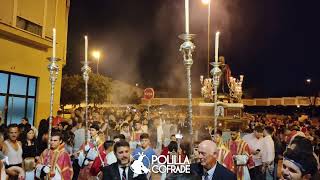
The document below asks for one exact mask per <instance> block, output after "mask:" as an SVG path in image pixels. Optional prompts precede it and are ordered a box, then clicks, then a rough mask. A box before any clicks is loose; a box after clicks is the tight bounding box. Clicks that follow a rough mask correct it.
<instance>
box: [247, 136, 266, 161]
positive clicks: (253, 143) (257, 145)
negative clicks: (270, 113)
mask: <svg viewBox="0 0 320 180" xmlns="http://www.w3.org/2000/svg"><path fill="white" fill-rule="evenodd" d="M242 139H243V140H244V141H245V142H246V143H247V144H248V145H249V148H250V151H251V152H255V151H256V150H257V149H260V153H258V154H256V155H252V159H253V162H254V165H255V166H260V165H262V160H261V151H262V139H263V138H260V139H258V138H257V137H256V136H255V135H254V133H250V134H246V135H245V136H243V138H242Z"/></svg>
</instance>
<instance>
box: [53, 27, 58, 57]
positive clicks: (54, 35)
mask: <svg viewBox="0 0 320 180" xmlns="http://www.w3.org/2000/svg"><path fill="white" fill-rule="evenodd" d="M52 31H53V37H52V57H53V58H55V57H56V41H57V40H56V28H53V30H52Z"/></svg>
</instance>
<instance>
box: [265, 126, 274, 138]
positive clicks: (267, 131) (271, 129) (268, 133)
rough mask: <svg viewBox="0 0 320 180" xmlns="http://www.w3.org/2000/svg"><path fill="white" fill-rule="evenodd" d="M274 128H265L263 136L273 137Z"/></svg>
mask: <svg viewBox="0 0 320 180" xmlns="http://www.w3.org/2000/svg"><path fill="white" fill-rule="evenodd" d="M273 130H274V129H273V127H271V126H267V127H265V128H264V130H263V135H264V136H269V135H270V136H271V135H272V133H273Z"/></svg>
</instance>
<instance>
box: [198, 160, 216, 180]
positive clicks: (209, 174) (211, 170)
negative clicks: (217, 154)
mask: <svg viewBox="0 0 320 180" xmlns="http://www.w3.org/2000/svg"><path fill="white" fill-rule="evenodd" d="M217 163H218V162H216V164H215V165H214V166H213V167H212V168H211V169H210V170H209V171H207V173H208V179H212V177H213V174H214V171H215V170H216V167H217ZM205 178H206V177H205V175H203V176H202V180H206V179H205Z"/></svg>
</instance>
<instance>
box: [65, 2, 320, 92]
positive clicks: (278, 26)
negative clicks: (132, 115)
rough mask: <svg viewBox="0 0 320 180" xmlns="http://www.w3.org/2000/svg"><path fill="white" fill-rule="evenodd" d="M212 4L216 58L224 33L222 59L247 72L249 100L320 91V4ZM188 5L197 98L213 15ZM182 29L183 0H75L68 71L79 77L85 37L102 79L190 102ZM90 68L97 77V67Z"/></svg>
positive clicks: (237, 70)
mask: <svg viewBox="0 0 320 180" xmlns="http://www.w3.org/2000/svg"><path fill="white" fill-rule="evenodd" d="M212 2H213V3H212V7H211V47H210V48H211V60H213V59H214V53H213V50H214V43H213V42H214V34H215V32H216V31H217V30H219V31H220V32H221V36H220V51H219V54H220V55H223V56H225V60H226V63H227V64H229V65H230V67H231V71H232V75H233V76H235V77H237V78H239V75H240V74H244V76H245V78H244V81H245V83H244V89H245V91H246V93H245V94H246V95H247V96H251V97H281V96H299V95H309V94H310V93H312V92H314V91H317V90H319V89H320V70H319V67H320V62H319V51H320V46H319V43H320V28H319V22H320V21H319V17H320V16H319V10H318V9H319V5H318V3H317V0H310V1H301V0H259V1H257V0H213V1H212ZM190 6H191V7H190V8H191V10H190V11H191V12H190V32H191V33H194V34H196V35H197V36H196V39H195V40H194V43H195V45H196V49H195V52H194V56H193V60H194V64H193V66H192V80H193V81H192V86H193V92H194V97H199V96H200V93H199V92H200V82H199V76H200V75H206V73H207V70H206V69H207V16H208V14H207V6H205V5H203V4H202V3H201V0H190ZM183 31H184V0H90V1H88V0H73V1H71V9H70V14H69V30H68V52H67V53H68V55H67V58H68V59H67V66H66V67H65V68H64V73H68V74H72V73H80V68H81V64H80V60H83V59H84V57H83V56H84V38H83V36H84V35H85V34H87V35H88V36H89V51H91V50H94V49H99V50H100V51H101V52H102V58H101V61H100V66H99V72H100V73H101V74H103V75H106V76H109V77H111V78H113V79H117V80H122V81H126V82H128V83H131V84H135V83H139V86H141V87H154V88H155V90H156V93H157V92H158V91H167V92H168V93H169V96H170V97H186V87H185V86H186V82H185V71H184V65H183V58H182V55H181V53H180V52H179V46H180V44H181V43H182V41H181V40H180V39H179V38H178V37H177V36H178V35H179V34H182V33H183ZM89 60H92V61H93V58H92V57H91V56H90V57H89ZM91 67H92V70H93V71H94V72H96V64H91ZM210 68H211V67H210ZM307 78H311V79H312V83H311V86H307V85H306V83H305V80H306V79H307Z"/></svg>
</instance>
